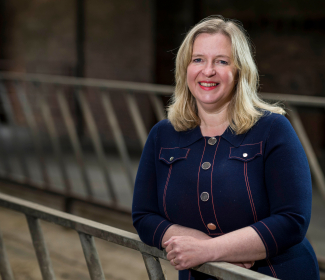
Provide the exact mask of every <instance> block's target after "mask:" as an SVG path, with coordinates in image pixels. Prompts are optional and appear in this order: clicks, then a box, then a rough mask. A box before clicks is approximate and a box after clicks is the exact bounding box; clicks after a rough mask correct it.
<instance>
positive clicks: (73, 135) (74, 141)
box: [56, 89, 93, 199]
mask: <svg viewBox="0 0 325 280" xmlns="http://www.w3.org/2000/svg"><path fill="white" fill-rule="evenodd" d="M56 93H57V99H58V103H59V107H60V110H61V113H62V116H63V120H64V122H65V125H66V128H67V131H68V134H69V138H70V141H71V145H72V148H73V151H74V153H75V156H76V161H77V164H78V165H79V169H80V173H81V176H82V179H83V183H84V184H85V189H86V192H87V196H88V198H89V199H92V198H93V189H92V187H91V184H90V180H89V176H88V173H87V171H86V166H85V161H84V155H83V152H82V149H81V144H80V142H79V139H78V135H77V131H76V128H75V125H74V122H73V118H72V116H71V113H70V111H69V106H68V102H67V100H66V98H65V96H64V94H63V92H62V90H61V89H58V90H57V92H56Z"/></svg>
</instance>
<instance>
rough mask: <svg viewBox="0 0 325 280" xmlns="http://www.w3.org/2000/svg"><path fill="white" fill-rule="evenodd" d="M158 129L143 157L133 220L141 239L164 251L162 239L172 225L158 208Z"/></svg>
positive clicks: (136, 190)
mask: <svg viewBox="0 0 325 280" xmlns="http://www.w3.org/2000/svg"><path fill="white" fill-rule="evenodd" d="M158 127H159V123H158V124H156V125H155V126H154V127H153V128H152V130H151V131H150V133H149V136H148V139H147V142H146V144H145V147H144V149H143V152H142V155H141V159H140V164H139V168H138V173H137V177H136V180H135V187H134V194H133V204H132V219H133V225H134V227H135V228H136V230H137V232H138V234H139V237H140V239H141V240H142V241H143V242H144V243H146V244H148V245H150V246H155V247H157V248H158V249H162V247H161V241H162V238H163V236H164V234H165V232H166V230H167V229H168V228H169V227H170V226H171V225H172V223H171V222H170V221H168V220H167V219H166V218H165V217H163V216H162V215H161V213H160V211H159V207H158V195H157V177H156V166H155V162H156V161H155V157H156V153H155V151H156V148H155V146H156V139H157V133H158Z"/></svg>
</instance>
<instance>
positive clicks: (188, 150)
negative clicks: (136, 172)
mask: <svg viewBox="0 0 325 280" xmlns="http://www.w3.org/2000/svg"><path fill="white" fill-rule="evenodd" d="M163 149H165V150H174V149H182V150H187V153H186V155H185V157H179V158H175V159H174V160H172V161H168V160H166V159H164V158H162V157H161V152H162V150H163ZM190 150H191V149H186V148H179V147H175V148H163V147H161V148H160V152H159V159H161V160H163V161H165V162H167V163H168V164H169V163H173V162H174V161H176V160H178V159H182V158H185V159H186V158H187V156H188V153H189V152H190Z"/></svg>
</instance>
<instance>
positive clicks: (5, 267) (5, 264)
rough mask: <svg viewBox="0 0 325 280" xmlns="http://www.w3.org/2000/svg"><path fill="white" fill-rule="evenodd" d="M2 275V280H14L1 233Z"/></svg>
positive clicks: (0, 272)
mask: <svg viewBox="0 0 325 280" xmlns="http://www.w3.org/2000/svg"><path fill="white" fill-rule="evenodd" d="M0 275H1V279H2V280H14V276H13V274H12V270H11V267H10V263H9V260H8V256H7V252H6V248H5V244H4V242H3V238H2V234H1V231H0Z"/></svg>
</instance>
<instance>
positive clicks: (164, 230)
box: [158, 224, 172, 249]
mask: <svg viewBox="0 0 325 280" xmlns="http://www.w3.org/2000/svg"><path fill="white" fill-rule="evenodd" d="M170 226H172V224H169V225H167V227H166V228H165V229H164V231H163V232H162V234H161V236H160V240H159V244H158V245H159V248H160V249H161V247H162V246H161V241H162V238H163V236H164V234H165V232H166V230H167V229H168V228H169V227H170Z"/></svg>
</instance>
